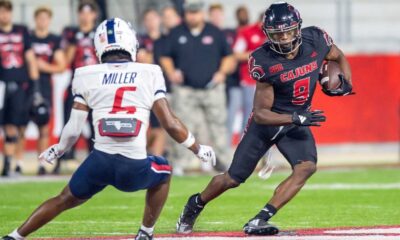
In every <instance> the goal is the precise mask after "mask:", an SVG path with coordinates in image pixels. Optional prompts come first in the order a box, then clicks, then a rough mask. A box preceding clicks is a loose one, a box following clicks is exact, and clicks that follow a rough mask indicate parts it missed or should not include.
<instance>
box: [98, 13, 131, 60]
mask: <svg viewBox="0 0 400 240" xmlns="http://www.w3.org/2000/svg"><path fill="white" fill-rule="evenodd" d="M94 46H95V48H96V55H97V58H98V59H99V61H100V62H101V57H102V56H103V54H104V53H106V52H110V51H116V50H121V51H125V52H127V53H129V54H130V55H131V58H132V61H136V53H137V49H138V46H139V43H138V40H137V38H136V32H135V30H134V29H133V28H132V27H131V25H130V24H129V23H127V22H125V21H124V20H122V19H120V18H112V19H108V20H104V21H103V22H102V23H101V24H100V25H99V26H98V27H97V29H96V33H95V36H94Z"/></svg>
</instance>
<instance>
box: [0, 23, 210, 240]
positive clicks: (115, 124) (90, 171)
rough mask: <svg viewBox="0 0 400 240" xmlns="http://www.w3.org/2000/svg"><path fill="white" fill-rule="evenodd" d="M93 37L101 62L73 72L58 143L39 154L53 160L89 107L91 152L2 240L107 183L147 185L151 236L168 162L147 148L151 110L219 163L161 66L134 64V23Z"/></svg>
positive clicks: (105, 27)
mask: <svg viewBox="0 0 400 240" xmlns="http://www.w3.org/2000/svg"><path fill="white" fill-rule="evenodd" d="M94 41H95V47H96V52H97V56H98V58H99V60H100V62H101V63H102V64H98V65H92V66H87V67H82V68H78V69H77V70H76V71H75V75H74V80H73V93H74V96H75V99H74V104H73V108H72V111H71V117H70V119H69V121H68V123H67V124H66V125H65V127H64V129H63V131H62V134H61V137H60V142H59V143H58V144H56V145H53V146H51V147H50V148H49V149H47V150H46V151H45V152H43V153H42V154H41V155H40V156H39V159H40V160H42V161H47V162H50V163H52V162H53V161H54V160H56V159H57V158H59V157H60V156H62V155H63V153H64V152H65V151H67V150H68V149H69V148H70V147H71V146H73V145H74V143H75V142H76V141H77V140H78V138H79V136H80V133H81V130H82V127H83V124H82V123H83V122H85V121H86V118H87V116H88V112H89V110H92V111H93V122H92V124H93V125H94V128H95V129H96V132H95V145H94V150H93V151H92V152H91V153H90V154H89V156H88V157H87V158H86V159H85V161H84V162H83V163H82V164H81V166H79V168H78V169H77V170H76V172H75V173H74V174H73V176H72V178H71V180H70V182H69V184H68V185H67V186H66V187H65V188H64V190H63V191H62V192H61V193H60V194H59V195H58V196H56V197H54V198H51V199H49V200H47V201H46V202H44V203H43V204H42V205H41V206H40V207H39V208H37V209H36V210H35V211H34V212H33V213H32V215H31V216H30V217H29V218H28V219H27V220H26V222H25V223H24V224H22V225H21V226H20V227H19V228H17V229H15V230H14V231H13V232H12V233H10V234H9V235H8V236H5V237H3V239H7V240H13V239H16V240H20V239H24V237H26V236H28V235H29V234H30V233H32V232H34V231H36V230H37V229H39V228H40V227H42V226H43V225H45V224H46V223H48V222H49V221H51V220H52V219H53V218H55V217H56V216H57V215H59V214H60V213H61V212H63V211H64V210H67V209H70V208H73V207H76V206H78V205H80V204H82V203H84V202H86V201H87V200H88V199H90V198H91V197H92V196H93V195H95V194H96V193H98V192H100V191H101V190H103V189H104V188H105V187H106V186H108V185H112V186H114V187H115V188H117V189H119V190H121V191H125V192H133V191H137V190H141V189H147V196H146V207H145V210H144V216H143V222H142V226H141V227H140V229H139V232H138V234H137V236H136V239H152V238H153V229H154V225H155V223H156V220H157V218H158V216H159V215H160V212H161V210H162V207H163V205H164V203H165V201H166V199H167V195H168V190H169V181H170V174H171V167H170V166H169V164H168V162H167V160H165V159H164V158H162V157H158V156H148V155H147V153H146V130H147V127H148V124H149V115H150V111H151V110H153V111H154V113H155V114H156V116H157V118H158V119H159V121H160V123H161V125H162V126H163V127H164V128H165V129H166V131H167V132H168V134H169V135H170V136H171V137H172V138H173V139H175V140H176V141H177V142H179V143H181V144H182V145H183V146H185V147H187V148H189V149H190V150H191V151H192V152H193V153H195V154H196V155H197V156H198V157H199V158H200V159H201V160H203V161H210V162H211V163H212V164H215V153H214V151H213V149H212V148H211V147H209V146H205V145H200V144H198V143H197V142H196V140H195V138H194V137H193V135H192V134H191V133H190V132H189V131H188V130H187V129H186V127H185V125H183V124H182V122H181V121H180V120H179V119H178V118H177V117H176V116H175V115H174V113H172V112H171V110H170V108H169V105H168V102H167V100H166V98H165V81H164V78H163V74H162V73H161V70H160V68H159V67H158V66H156V65H151V64H141V63H136V62H135V60H136V51H137V40H136V34H135V31H134V30H133V29H132V28H131V27H130V25H129V24H128V23H126V22H125V21H123V20H121V19H118V18H115V19H110V20H105V21H104V22H102V23H101V24H100V25H99V26H98V28H97V30H96V36H95V40H94Z"/></svg>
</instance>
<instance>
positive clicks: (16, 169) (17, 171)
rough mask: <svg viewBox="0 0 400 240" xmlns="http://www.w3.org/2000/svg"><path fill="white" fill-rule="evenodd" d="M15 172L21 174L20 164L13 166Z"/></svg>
mask: <svg viewBox="0 0 400 240" xmlns="http://www.w3.org/2000/svg"><path fill="white" fill-rule="evenodd" d="M15 173H16V174H19V175H21V174H22V168H21V166H20V165H17V166H16V167H15Z"/></svg>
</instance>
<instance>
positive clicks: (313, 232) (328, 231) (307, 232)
mask: <svg viewBox="0 0 400 240" xmlns="http://www.w3.org/2000/svg"><path fill="white" fill-rule="evenodd" d="M374 229H375V230H378V229H379V230H381V229H383V230H387V233H382V232H379V233H362V232H361V233H340V232H338V233H335V232H334V231H342V230H348V231H351V230H365V231H370V230H374ZM391 229H395V230H398V229H400V225H398V226H396V225H395V226H371V227H338V228H315V229H299V230H287V231H282V232H280V233H279V234H278V235H276V238H277V239H279V237H284V236H375V235H376V236H399V239H400V233H391ZM393 232H395V231H393ZM247 236H248V235H246V234H244V233H243V232H199V233H191V234H156V235H155V238H190V237H197V238H199V237H236V238H237V237H239V238H240V237H243V238H245V237H247ZM134 237H135V236H134V235H129V236H98V237H79V238H35V239H37V240H45V239H46V240H61V239H67V240H78V239H86V240H90V239H92V240H95V239H128V238H129V239H133V238H134Z"/></svg>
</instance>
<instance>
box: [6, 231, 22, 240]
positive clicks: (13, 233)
mask: <svg viewBox="0 0 400 240" xmlns="http://www.w3.org/2000/svg"><path fill="white" fill-rule="evenodd" d="M8 236H10V237H13V238H15V240H24V239H25V238H24V237H23V236H21V235H20V234H19V233H18V229H15V230H14V231H13V232H12V233H10V234H9V235H8Z"/></svg>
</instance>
